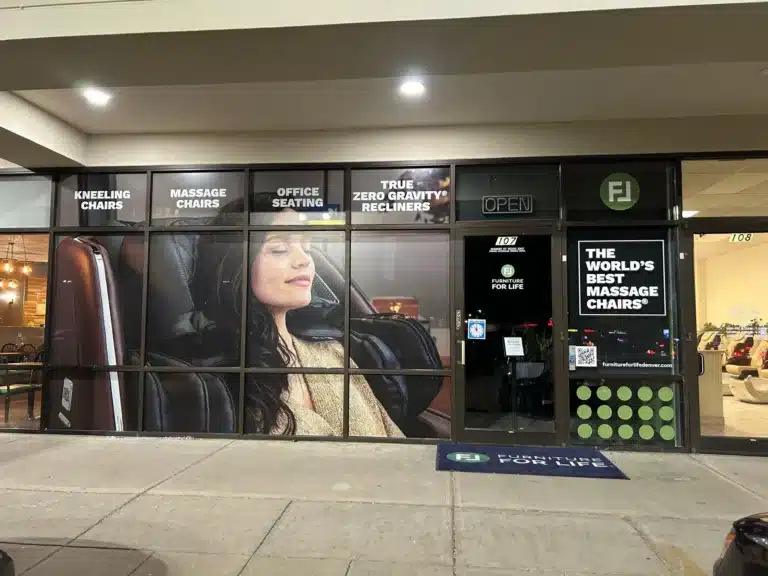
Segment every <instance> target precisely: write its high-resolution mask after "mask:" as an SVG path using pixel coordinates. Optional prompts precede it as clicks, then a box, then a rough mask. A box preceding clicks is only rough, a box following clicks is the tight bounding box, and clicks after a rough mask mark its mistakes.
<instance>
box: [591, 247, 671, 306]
mask: <svg viewBox="0 0 768 576" xmlns="http://www.w3.org/2000/svg"><path fill="white" fill-rule="evenodd" d="M665 250H666V247H665V241H664V240H580V241H579V242H578V258H579V263H578V269H579V314H580V315H581V316H666V315H667V297H666V272H665V270H666V267H665V261H664V260H665V256H664V255H665Z"/></svg>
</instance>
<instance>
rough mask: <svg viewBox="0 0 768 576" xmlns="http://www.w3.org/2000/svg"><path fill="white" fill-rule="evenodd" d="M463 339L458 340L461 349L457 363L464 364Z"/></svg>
mask: <svg viewBox="0 0 768 576" xmlns="http://www.w3.org/2000/svg"><path fill="white" fill-rule="evenodd" d="M464 346H465V345H464V340H459V348H460V349H461V353H460V354H459V365H460V366H464V352H465V350H464Z"/></svg>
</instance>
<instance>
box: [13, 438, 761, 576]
mask: <svg viewBox="0 0 768 576" xmlns="http://www.w3.org/2000/svg"><path fill="white" fill-rule="evenodd" d="M434 453H435V448H434V447H431V446H402V445H397V446H395V445H381V444H337V443H320V442H278V441H274V442H257V441H229V440H182V439H163V440H160V439H149V438H141V439H134V438H130V439H126V438H123V439H110V438H95V437H60V436H55V437H54V436H30V435H0V498H2V500H1V502H2V504H1V506H2V508H0V542H1V543H0V548H4V549H6V550H7V551H8V552H9V553H10V554H11V555H12V556H13V557H14V558H15V560H16V563H17V566H18V568H19V570H18V572H19V573H21V574H25V575H28V576H48V575H51V576H75V575H78V576H79V575H81V574H87V575H88V576H102V575H103V576H127V575H129V574H131V575H134V576H166V575H173V576H179V575H195V576H203V575H204V576H219V575H221V576H236V575H243V576H257V575H259V576H302V575H313V576H314V575H317V576H384V575H397V576H449V575H453V574H457V575H460V576H493V575H499V576H501V575H505V576H523V575H530V574H532V573H533V574H545V575H549V576H554V575H560V574H568V575H569V576H576V575H578V576H583V575H592V574H600V575H605V574H613V575H618V574H621V575H629V574H631V575H637V576H649V575H666V574H685V575H695V576H700V575H701V574H705V573H711V572H710V571H711V566H712V563H713V561H714V560H715V558H716V556H717V555H718V554H719V552H720V546H721V543H722V541H723V536H724V534H725V533H726V531H727V529H728V527H729V525H730V521H731V520H732V519H734V518H737V517H740V516H742V515H745V514H747V513H752V512H756V511H764V510H768V459H756V458H742V457H726V456H688V455H663V454H629V453H611V457H612V459H613V460H614V462H616V463H617V464H618V465H619V466H620V467H621V468H622V469H623V470H624V471H625V472H626V473H627V474H628V475H629V476H630V477H631V478H632V480H631V481H621V480H585V479H567V478H539V477H530V476H506V475H504V476H495V475H482V474H451V473H446V472H436V471H435V470H434Z"/></svg>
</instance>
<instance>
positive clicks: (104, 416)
mask: <svg viewBox="0 0 768 576" xmlns="http://www.w3.org/2000/svg"><path fill="white" fill-rule="evenodd" d="M138 382H139V374H138V373H132V372H117V371H108V372H95V371H90V370H86V369H82V368H75V369H67V370H57V371H55V372H52V373H51V376H50V380H49V383H48V394H47V395H46V398H47V402H48V422H46V423H45V426H46V428H47V429H51V430H103V431H114V432H125V431H133V430H136V419H137V415H138Z"/></svg>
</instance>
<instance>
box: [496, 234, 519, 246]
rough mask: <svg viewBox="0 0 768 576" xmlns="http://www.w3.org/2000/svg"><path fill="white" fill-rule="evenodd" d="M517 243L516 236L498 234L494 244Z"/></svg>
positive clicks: (508, 244)
mask: <svg viewBox="0 0 768 576" xmlns="http://www.w3.org/2000/svg"><path fill="white" fill-rule="evenodd" d="M515 244H517V236H499V237H498V238H496V246H514V245H515Z"/></svg>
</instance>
